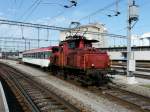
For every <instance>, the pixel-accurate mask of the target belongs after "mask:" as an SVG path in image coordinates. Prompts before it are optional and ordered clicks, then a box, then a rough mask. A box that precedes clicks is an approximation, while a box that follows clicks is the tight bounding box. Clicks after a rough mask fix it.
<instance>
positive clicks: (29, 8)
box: [20, 0, 41, 19]
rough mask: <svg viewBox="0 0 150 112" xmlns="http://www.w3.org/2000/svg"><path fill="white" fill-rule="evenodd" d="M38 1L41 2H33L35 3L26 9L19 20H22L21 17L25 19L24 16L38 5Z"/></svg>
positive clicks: (36, 0)
mask: <svg viewBox="0 0 150 112" xmlns="http://www.w3.org/2000/svg"><path fill="white" fill-rule="evenodd" d="M39 1H41V0H35V1H34V2H33V3H32V4H31V5H30V7H28V8H27V10H26V11H25V12H24V13H23V14H22V15H21V18H20V19H23V17H25V16H26V15H27V14H28V13H29V11H30V10H32V9H33V8H34V6H35V5H36V4H38V3H39Z"/></svg>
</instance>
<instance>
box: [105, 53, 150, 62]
mask: <svg viewBox="0 0 150 112" xmlns="http://www.w3.org/2000/svg"><path fill="white" fill-rule="evenodd" d="M122 53H123V52H121V51H120V52H119V51H113V52H108V55H109V56H110V58H111V59H112V60H122V59H126V58H125V57H124V56H123V55H122ZM132 57H133V59H135V60H148V61H150V51H134V52H133V54H132Z"/></svg>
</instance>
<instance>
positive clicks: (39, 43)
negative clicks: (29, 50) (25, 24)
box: [38, 28, 40, 48]
mask: <svg viewBox="0 0 150 112" xmlns="http://www.w3.org/2000/svg"><path fill="white" fill-rule="evenodd" d="M39 47H40V29H39V28H38V48H39Z"/></svg>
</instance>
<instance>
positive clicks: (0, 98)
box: [0, 82, 9, 112]
mask: <svg viewBox="0 0 150 112" xmlns="http://www.w3.org/2000/svg"><path fill="white" fill-rule="evenodd" d="M0 112H9V109H8V105H7V101H6V98H5V93H4V90H3V87H2V84H1V82H0Z"/></svg>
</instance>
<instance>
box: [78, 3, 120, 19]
mask: <svg viewBox="0 0 150 112" xmlns="http://www.w3.org/2000/svg"><path fill="white" fill-rule="evenodd" d="M121 1H122V0H118V1H117V4H118V3H119V2H121ZM114 5H116V2H112V3H110V4H108V5H106V6H105V7H103V8H100V9H98V10H96V11H94V12H92V13H90V14H88V15H86V16H84V17H82V18H80V19H79V20H78V21H82V20H84V19H87V18H89V17H91V16H94V15H96V14H98V13H100V12H103V11H105V10H107V9H108V8H110V7H112V6H114Z"/></svg>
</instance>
